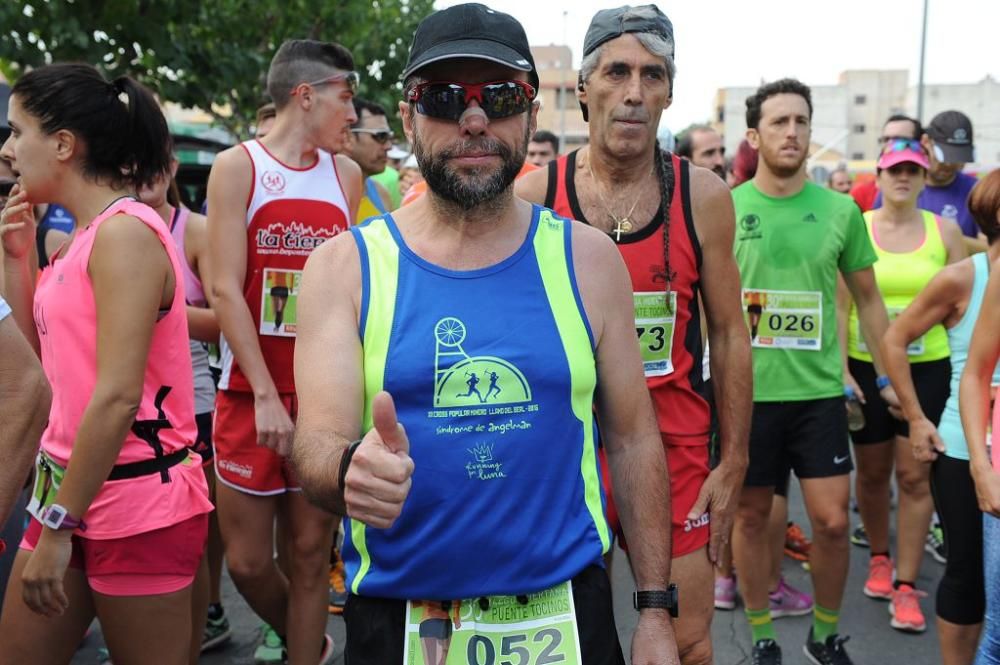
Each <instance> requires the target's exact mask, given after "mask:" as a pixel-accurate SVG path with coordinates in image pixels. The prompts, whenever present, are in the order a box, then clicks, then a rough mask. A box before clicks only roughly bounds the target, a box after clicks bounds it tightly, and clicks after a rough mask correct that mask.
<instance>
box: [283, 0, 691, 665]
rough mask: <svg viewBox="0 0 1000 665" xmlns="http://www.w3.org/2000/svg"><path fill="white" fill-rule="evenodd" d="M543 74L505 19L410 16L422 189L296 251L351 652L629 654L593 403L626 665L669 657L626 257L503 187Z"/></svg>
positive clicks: (315, 428) (299, 358) (658, 479)
mask: <svg viewBox="0 0 1000 665" xmlns="http://www.w3.org/2000/svg"><path fill="white" fill-rule="evenodd" d="M537 89H538V76H537V73H536V71H535V68H534V63H533V60H532V56H531V51H530V49H529V48H528V42H527V38H526V36H525V34H524V29H523V28H522V27H521V25H520V24H519V23H518V22H517V21H516V20H514V19H513V18H512V17H510V16H508V15H506V14H502V13H499V12H495V11H493V10H491V9H488V8H487V7H485V6H483V5H479V4H465V5H458V6H455V7H451V8H449V9H445V10H442V11H439V12H437V13H435V14H432V15H430V16H429V17H428V18H426V19H424V21H423V22H422V23H421V24H420V26H419V27H418V29H417V31H416V34H415V36H414V39H413V43H412V45H411V49H410V55H409V62H408V64H407V67H406V70H405V71H404V97H405V101H404V102H403V103H401V104H400V112H401V115H402V118H403V127H404V129H405V131H406V134H407V138H408V139H409V140H410V142H411V143H412V145H413V146H414V152H415V154H416V156H417V160H418V162H419V164H420V169H421V172H422V173H423V176H424V178H425V179H426V180H427V183H428V196H425V197H422V198H421V199H419V200H418V201H416V202H414V203H413V204H411V205H409V206H406V207H404V208H402V209H400V210H399V211H397V212H396V213H393V214H390V215H383V216H381V217H375V218H373V219H371V220H369V221H368V222H366V223H365V224H363V225H362V226H360V227H355V228H354V229H352V230H351V233H350V235H348V234H342V235H341V237H337V238H334V239H333V240H331V241H330V242H328V243H326V244H325V245H323V246H322V247H321V248H319V249H317V250H316V252H315V253H314V254H313V256H312V257H311V258H310V260H309V263H308V264H307V266H306V270H305V273H304V276H303V281H302V285H301V290H300V295H299V306H298V307H299V311H298V316H299V328H298V339H297V346H296V362H295V365H296V367H295V369H296V382H297V383H296V385H297V386H299V387H300V391H299V421H298V429H297V433H296V440H295V445H294V452H293V460H294V463H295V465H296V470H297V473H298V475H299V478H300V480H301V483H302V487H303V489H304V490H305V491H306V492H307V494H308V495H309V497H310V498H311V499H312V500H313V501H314V502H315V503H317V504H318V505H321V506H323V507H325V508H327V509H328V510H330V511H331V512H335V511H337V510H340V511H341V514H346V515H347V516H348V517H347V518H346V519H345V534H346V535H345V541H344V546H343V550H342V552H343V557H344V561H345V566H346V571H347V578H348V588H349V589H350V590H351V592H352V594H351V596H350V598H349V600H348V601H347V606H346V607H345V610H344V618H345V621H346V623H347V646H346V650H345V659H346V660H348V661H349V662H351V663H352V665H357V664H358V663H387V662H397V663H398V662H403V663H404V664H407V665H423V664H430V663H447V662H456V661H457V660H461V662H462V663H487V662H498V661H497V659H499V660H500V661H503V660H509V661H510V662H524V663H527V662H562V663H567V664H569V663H585V664H587V665H617V664H619V663H621V664H623V663H624V659H623V656H622V653H621V647H620V646H619V644H618V638H617V632H616V628H615V622H614V616H613V612H612V597H611V589H610V584H609V580H608V576H607V573H606V571H605V569H604V566H603V559H602V557H603V554H604V553H605V552H607V550H608V548H609V547H610V546H611V533H610V530H609V528H608V524H607V521H606V519H605V499H604V496H603V491H602V488H601V478H600V470H599V465H598V463H597V450H596V420H597V419H599V420H600V422H601V427H602V436H603V437H604V445H605V447H606V450H607V457H608V461H609V466H610V469H611V474H612V476H613V478H614V482H615V484H616V486H618V487H621V488H622V490H623V491H622V495H623V500H622V503H621V505H619V506H618V510H619V514H620V516H621V522H622V524H623V527H624V531H625V533H626V534H627V536H628V539H629V543H630V544H631V555H632V558H631V562H632V567H633V571H634V573H635V579H636V587H637V594H636V596H635V598H634V605H635V606H636V608H637V609H638V610H639V613H640V614H639V621H638V625H637V628H636V632H635V635H634V637H633V642H632V662H633V663H636V665H640V664H643V665H648V664H652V663H677V662H678V660H677V649H676V643H675V639H674V634H673V629H672V626H671V621H670V614H671V613H672V611H673V610H674V609H675V608H676V590H675V589H668V581H669V577H670V535H669V526H668V525H669V524H670V517H669V496H668V490H667V488H668V483H665V482H664V478H666V477H667V476H666V474H667V469H666V465H665V462H664V456H663V453H662V449H661V443H660V439H659V435H658V430H657V424H656V420H655V417H654V414H653V410H652V406H651V403H650V398H649V395H648V392H647V390H646V387H645V382H644V380H643V370H642V361H641V358H640V356H639V353H638V347H637V346H636V343H635V329H634V325H633V324H634V313H633V311H632V300H631V299H630V296H629V293H630V282H629V277H628V273H627V271H626V269H625V266H624V265H623V263H622V260H621V257H620V254H619V253H618V251H617V249H616V248H615V246H614V244H613V243H612V242H611V241H610V239H609V238H608V237H607V236H606V235H605V234H604V233H601V232H600V231H598V230H596V229H593V228H590V227H587V226H584V225H582V224H577V223H574V222H570V221H567V220H564V219H562V218H559V217H557V216H556V215H555V214H554V213H552V211H550V210H547V209H545V208H542V207H541V206H533V205H531V204H529V203H527V202H526V201H523V200H521V199H519V198H517V197H515V196H514V195H513V190H512V183H513V181H514V177H515V176H516V175H517V173H518V171H519V170H520V168H521V166H522V165H523V163H524V160H525V154H526V149H527V144H528V140H529V138H530V137H531V136H532V134H533V132H534V130H535V125H536V120H535V118H536V114H537V109H538V105H537V103H535V101H534V100H535V96H536V94H537ZM582 265H586V266H587V269H586V270H582V269H580V266H582ZM595 404H596V413H595V409H594V406H595ZM404 427H405V429H404ZM352 440H353V442H352ZM639 497H641V508H640V505H639V504H640V501H639V500H638V498H639ZM633 498H635V499H633ZM449 654H451V658H449Z"/></svg>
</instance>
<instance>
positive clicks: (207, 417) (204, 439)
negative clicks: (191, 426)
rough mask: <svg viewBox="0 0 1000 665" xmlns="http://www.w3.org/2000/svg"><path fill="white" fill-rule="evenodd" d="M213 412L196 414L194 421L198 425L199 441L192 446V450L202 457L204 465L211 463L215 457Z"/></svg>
mask: <svg viewBox="0 0 1000 665" xmlns="http://www.w3.org/2000/svg"><path fill="white" fill-rule="evenodd" d="M213 416H214V414H213V413H212V412H211V411H206V412H205V413H198V414H195V417H194V421H195V423H196V424H197V425H198V439H197V440H196V441H195V442H194V445H193V446H191V450H193V451H195V452H196V453H198V454H199V455H201V461H202V463H205V462H210V461H211V460H212V458H213V457H215V446H214V445H212V418H213Z"/></svg>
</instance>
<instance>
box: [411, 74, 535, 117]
mask: <svg viewBox="0 0 1000 665" xmlns="http://www.w3.org/2000/svg"><path fill="white" fill-rule="evenodd" d="M536 94H537V93H536V90H535V88H534V87H533V86H531V85H530V84H528V83H525V82H524V81H491V82H489V83H461V82H458V81H431V82H429V83H421V84H420V85H417V86H414V87H413V88H411V89H410V90H409V91H407V93H406V101H408V102H412V103H415V104H416V107H417V113H419V114H421V115H426V116H428V117H430V118H437V119H439V120H458V119H459V118H461V117H462V114H463V113H465V109H466V108H468V106H469V103H470V102H471V101H472V100H476V102H478V103H479V108H481V109H482V110H483V112H484V113H485V114H486V117H487V118H489V119H490V120H498V119H500V118H509V117H510V116H512V115H517V114H519V113H524V112H525V111H527V110H528V109H530V108H531V102H532V100H534V99H535V95H536Z"/></svg>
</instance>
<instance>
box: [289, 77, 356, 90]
mask: <svg viewBox="0 0 1000 665" xmlns="http://www.w3.org/2000/svg"><path fill="white" fill-rule="evenodd" d="M339 81H343V82H344V83H346V84H347V88H348V90H350V91H351V92H352V93H356V92H357V91H358V84H359V83H360V82H361V75H360V74H358V73H357V72H344V73H343V74H334V75H333V76H327V77H326V78H321V79H317V80H316V81H303V82H302V83H298V84H296V86H295V87H294V88H292V93H291V94H293V95H296V94H298V91H299V86H300V85H303V84H304V85H311V86H312V87H314V88H315V87H316V86H318V85H326V84H327V83H337V82H339Z"/></svg>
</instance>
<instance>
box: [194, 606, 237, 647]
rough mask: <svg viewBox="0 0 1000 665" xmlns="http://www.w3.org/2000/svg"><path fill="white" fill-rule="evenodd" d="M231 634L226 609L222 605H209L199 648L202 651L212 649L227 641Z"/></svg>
mask: <svg viewBox="0 0 1000 665" xmlns="http://www.w3.org/2000/svg"><path fill="white" fill-rule="evenodd" d="M232 636H233V631H232V629H231V628H230V627H229V619H227V618H226V611H225V610H224V609H223V607H222V605H209V606H208V618H207V620H206V621H205V630H204V632H202V636H201V650H202V651H203V652H204V651H208V650H209V649H214V648H215V647H217V646H220V645H222V644H225V643H226V642H228V641H229V640H230V638H231V637H232Z"/></svg>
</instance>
